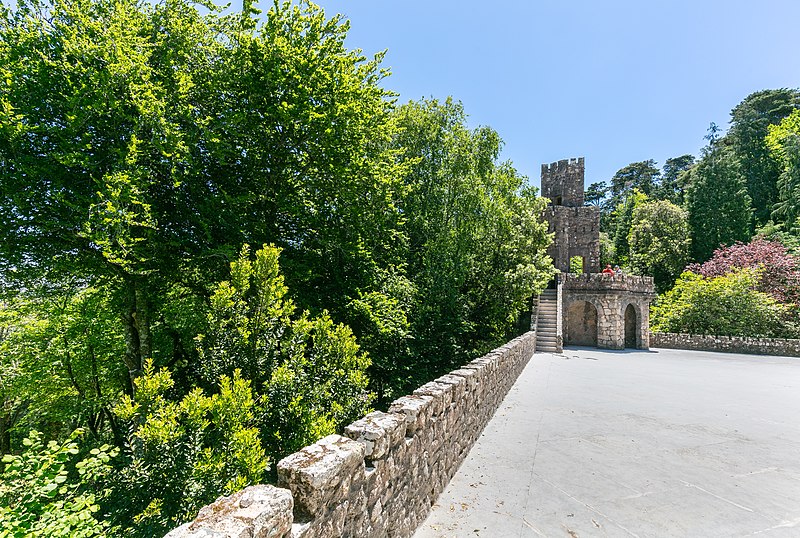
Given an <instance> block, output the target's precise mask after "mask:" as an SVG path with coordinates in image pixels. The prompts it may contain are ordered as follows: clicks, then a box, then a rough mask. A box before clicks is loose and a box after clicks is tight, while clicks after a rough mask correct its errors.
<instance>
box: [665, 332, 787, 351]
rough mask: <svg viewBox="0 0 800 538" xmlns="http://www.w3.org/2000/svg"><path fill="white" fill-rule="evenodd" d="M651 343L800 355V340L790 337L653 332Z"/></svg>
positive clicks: (671, 347)
mask: <svg viewBox="0 0 800 538" xmlns="http://www.w3.org/2000/svg"><path fill="white" fill-rule="evenodd" d="M650 345H651V346H652V347H661V348H666V349H688V350H695V351H720V352H724V353H746V354H752V355H779V356H784V357H800V340H798V339H789V338H757V337H752V336H715V335H708V334H688V333H658V332H651V333H650Z"/></svg>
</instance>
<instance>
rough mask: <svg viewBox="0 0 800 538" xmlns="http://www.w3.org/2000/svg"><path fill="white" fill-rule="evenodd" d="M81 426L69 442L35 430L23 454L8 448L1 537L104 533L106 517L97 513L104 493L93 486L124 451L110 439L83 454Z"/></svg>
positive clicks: (1, 479) (77, 537)
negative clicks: (50, 438) (109, 442)
mask: <svg viewBox="0 0 800 538" xmlns="http://www.w3.org/2000/svg"><path fill="white" fill-rule="evenodd" d="M82 434H83V431H82V430H80V429H78V430H75V431H74V432H73V433H72V435H70V436H69V438H68V439H67V440H66V441H65V442H63V443H60V444H59V443H57V442H56V441H50V442H49V443H47V445H45V444H44V441H43V440H42V434H41V433H39V432H37V431H31V432H30V434H28V437H27V438H26V439H24V440H23V446H24V447H25V449H24V450H23V451H22V453H21V454H19V455H13V454H7V455H5V456H3V459H2V465H3V467H2V472H0V538H12V537H13V538H23V537H25V538H28V537H39V536H41V537H48V538H50V537H53V538H58V537H65V538H67V537H69V538H90V537H93V536H104V535H105V532H106V530H107V524H106V523H105V522H101V521H98V520H97V519H96V518H95V514H96V512H97V511H98V509H99V507H98V504H97V501H98V497H99V496H101V495H103V492H99V494H98V492H93V491H92V489H93V488H94V485H95V483H96V482H97V480H98V478H100V477H101V476H103V475H105V474H106V473H107V472H108V470H109V466H108V462H109V460H110V459H111V458H112V457H114V456H115V455H116V454H117V453H118V451H117V450H116V449H111V448H110V447H109V446H108V445H103V446H101V447H99V448H94V449H92V450H91V452H90V454H89V456H88V457H85V458H81V457H80V450H79V447H78V442H77V440H78V438H79V437H80V436H81V435H82Z"/></svg>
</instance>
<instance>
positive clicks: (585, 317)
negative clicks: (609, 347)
mask: <svg viewBox="0 0 800 538" xmlns="http://www.w3.org/2000/svg"><path fill="white" fill-rule="evenodd" d="M566 322H567V323H566V328H567V331H566V333H567V334H566V337H567V338H566V342H565V343H566V344H570V345H575V346H594V347H597V308H596V307H595V306H594V305H593V304H592V303H590V302H588V301H575V302H573V303H572V304H570V305H569V307H568V308H567V320H566Z"/></svg>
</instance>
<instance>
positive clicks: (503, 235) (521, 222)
mask: <svg viewBox="0 0 800 538" xmlns="http://www.w3.org/2000/svg"><path fill="white" fill-rule="evenodd" d="M395 118H396V121H397V126H398V131H397V134H396V135H395V140H394V147H395V148H397V149H398V150H399V151H400V152H401V158H403V159H404V160H405V161H406V162H408V163H411V166H410V168H409V171H408V173H407V174H406V175H405V176H404V182H405V185H406V189H407V192H408V194H407V195H406V196H405V197H404V199H403V203H402V206H401V209H402V212H403V214H404V215H405V217H406V224H405V230H406V232H407V234H408V239H409V243H408V251H407V252H408V253H407V260H408V266H407V271H408V272H407V274H408V277H409V280H410V281H411V283H412V285H413V288H414V290H415V295H414V304H413V308H412V310H411V315H410V316H408V319H409V320H411V326H412V334H413V337H414V339H413V340H412V341H411V348H412V349H411V357H412V358H411V361H412V364H413V375H412V377H411V378H410V379H409V383H410V385H411V386H413V384H414V383H415V382H419V381H420V380H424V379H430V378H432V377H435V376H436V375H438V374H440V373H442V372H444V371H447V370H448V369H450V368H452V367H454V366H455V365H457V364H459V363H460V362H461V361H463V360H465V359H466V358H467V357H468V356H470V355H473V354H475V353H481V352H484V351H486V350H488V349H491V347H492V346H494V345H496V344H497V343H499V342H500V341H501V340H503V339H504V338H505V337H506V336H507V335H508V333H509V332H510V331H511V330H512V328H513V327H514V322H515V320H516V317H517V314H518V313H519V312H520V311H521V310H522V309H524V308H525V307H526V305H527V300H528V299H529V297H530V296H531V295H532V294H534V293H536V292H537V291H538V290H540V289H542V288H543V287H544V286H545V285H546V282H547V280H548V279H549V278H550V276H551V275H552V273H553V269H552V263H551V261H550V260H549V258H547V256H546V255H545V248H546V245H547V243H548V241H549V238H548V237H547V233H546V231H547V230H546V225H545V224H544V223H543V222H542V221H541V219H540V217H539V215H541V213H542V211H543V208H544V202H543V201H542V200H541V199H539V198H537V197H536V193H535V191H534V190H533V189H531V188H529V187H527V186H526V185H525V182H524V178H522V177H521V176H520V175H519V174H518V173H517V172H516V170H514V169H513V167H512V166H511V165H510V164H509V163H498V161H497V159H498V155H499V151H500V147H501V140H500V137H499V136H498V134H497V133H496V132H495V131H493V130H492V129H490V128H488V127H479V128H477V129H474V130H471V129H469V128H468V127H467V126H466V115H465V113H464V109H463V106H462V105H461V104H460V103H457V102H455V101H453V100H452V99H447V100H446V101H444V102H440V101H437V100H426V101H422V102H419V103H414V102H412V103H409V104H407V105H404V106H402V107H400V108H399V109H398V110H397V113H396V114H395ZM405 388H406V389H408V388H410V386H406V387H405Z"/></svg>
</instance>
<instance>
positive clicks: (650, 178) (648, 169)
mask: <svg viewBox="0 0 800 538" xmlns="http://www.w3.org/2000/svg"><path fill="white" fill-rule="evenodd" d="M660 178H661V171H660V170H659V169H658V168H657V167H656V162H655V161H654V160H653V159H648V160H646V161H641V162H636V163H631V164H629V165H627V166H626V167H624V168H622V169H620V170H618V171H617V173H616V174H614V177H612V178H611V186H610V189H611V205H612V207H617V206H618V205H619V204H620V203H622V201H623V200H625V198H626V197H627V195H628V193H629V192H631V191H632V190H633V189H637V190H638V191H639V192H641V193H642V194H645V195H647V196H650V195H651V194H653V193H655V191H656V189H657V188H658V184H659V180H660Z"/></svg>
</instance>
